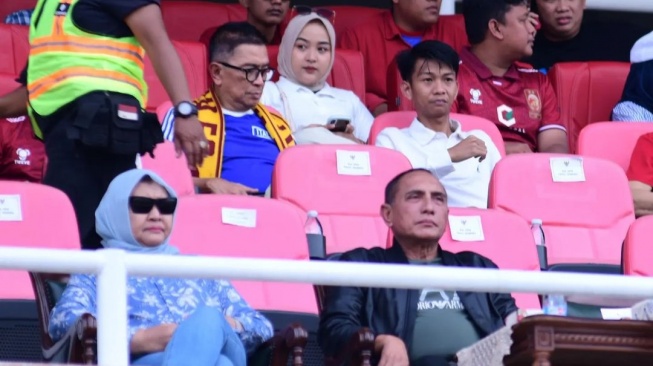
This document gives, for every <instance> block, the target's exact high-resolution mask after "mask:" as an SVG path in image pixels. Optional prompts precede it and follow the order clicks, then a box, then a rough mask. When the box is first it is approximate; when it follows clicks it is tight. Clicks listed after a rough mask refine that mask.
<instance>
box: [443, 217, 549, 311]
mask: <svg viewBox="0 0 653 366" xmlns="http://www.w3.org/2000/svg"><path fill="white" fill-rule="evenodd" d="M449 216H459V217H460V216H462V217H469V216H472V217H474V216H476V217H480V221H481V227H482V230H483V237H484V239H483V240H482V241H456V240H454V239H452V237H451V230H450V228H449V225H447V230H446V231H445V233H444V235H443V236H442V238H441V239H440V246H441V247H442V249H444V250H447V251H450V252H454V253H458V252H463V251H470V252H474V253H478V254H480V255H482V256H484V257H487V258H489V259H491V260H492V261H493V262H494V263H495V264H496V265H497V266H498V267H499V268H500V269H516V270H524V271H539V270H540V263H539V260H538V257H537V250H536V248H535V242H534V240H533V235H532V234H531V230H530V226H529V224H528V222H527V221H526V220H524V219H523V218H521V217H519V216H517V215H515V214H512V213H509V212H504V211H499V210H491V209H488V210H482V209H474V208H454V207H451V208H449ZM513 296H514V297H515V300H516V301H517V307H519V308H521V309H539V308H540V300H539V297H538V295H537V294H534V293H520V294H513Z"/></svg>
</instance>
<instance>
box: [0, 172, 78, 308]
mask: <svg viewBox="0 0 653 366" xmlns="http://www.w3.org/2000/svg"><path fill="white" fill-rule="evenodd" d="M16 195H17V196H19V197H20V213H21V214H22V219H21V220H19V221H4V220H2V219H0V233H1V234H0V246H13V247H27V248H49V249H68V250H80V247H81V245H80V241H79V232H78V231H77V219H76V218H75V212H74V211H73V206H72V204H71V203H70V200H68V197H67V196H66V195H65V194H64V193H63V192H61V191H59V190H57V189H54V188H51V187H49V186H46V185H41V184H36V183H24V182H12V181H0V211H3V207H4V209H5V210H6V209H7V207H8V202H9V200H10V198H9V197H8V196H16ZM0 283H2V286H0V299H33V298H34V293H33V291H32V284H31V282H30V279H29V276H28V274H27V272H25V271H0Z"/></svg>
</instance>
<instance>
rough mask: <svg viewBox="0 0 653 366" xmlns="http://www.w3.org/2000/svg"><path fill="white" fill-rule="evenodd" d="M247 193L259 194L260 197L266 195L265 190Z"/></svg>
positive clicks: (251, 194)
mask: <svg viewBox="0 0 653 366" xmlns="http://www.w3.org/2000/svg"><path fill="white" fill-rule="evenodd" d="M247 194H248V195H250V196H259V197H263V196H265V191H263V192H261V191H258V192H247Z"/></svg>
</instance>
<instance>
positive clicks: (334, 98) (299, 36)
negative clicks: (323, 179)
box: [261, 13, 374, 144]
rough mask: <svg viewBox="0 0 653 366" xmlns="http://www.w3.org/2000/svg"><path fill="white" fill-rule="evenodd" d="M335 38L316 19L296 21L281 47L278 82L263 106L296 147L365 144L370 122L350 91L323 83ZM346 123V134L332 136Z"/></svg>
mask: <svg viewBox="0 0 653 366" xmlns="http://www.w3.org/2000/svg"><path fill="white" fill-rule="evenodd" d="M335 44H336V36H335V31H334V30H333V26H332V25H331V23H330V22H329V21H328V20H327V19H326V18H323V17H322V16H320V15H317V14H316V13H310V14H303V15H297V16H296V17H294V18H293V19H292V20H291V21H290V23H289V24H288V27H287V28H286V30H285V32H284V35H283V38H282V39H281V45H280V46H279V56H278V64H279V73H280V74H281V77H280V79H279V81H278V82H276V83H274V82H267V83H266V85H265V88H264V90H263V96H262V98H261V102H262V103H263V104H265V105H268V106H270V107H272V108H274V109H276V110H277V111H279V112H280V113H281V114H283V116H284V117H285V118H286V120H287V121H288V122H289V123H290V126H291V127H292V129H293V135H294V137H295V141H296V142H297V143H300V144H301V143H321V144H344V143H365V142H366V141H367V138H368V136H369V133H370V128H371V127H372V122H373V120H374V117H372V114H370V112H369V111H368V110H367V108H365V105H364V104H363V103H362V102H361V100H360V99H359V98H358V97H357V96H356V94H354V93H353V92H351V91H349V90H344V89H339V88H334V87H332V86H330V85H329V84H328V83H327V82H326V79H327V76H328V75H329V73H330V72H331V68H332V67H333V61H334V58H335ZM336 120H340V122H338V126H339V127H342V126H341V125H340V124H341V123H344V122H342V120H347V121H349V125H348V126H347V128H346V129H345V131H344V132H335V131H334V130H337V128H336V126H335V125H334V124H332V123H330V122H332V121H336Z"/></svg>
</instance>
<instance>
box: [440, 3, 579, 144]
mask: <svg viewBox="0 0 653 366" xmlns="http://www.w3.org/2000/svg"><path fill="white" fill-rule="evenodd" d="M528 4H529V1H528V0H463V14H464V16H465V27H466V30H467V35H468V38H469V43H470V44H471V47H466V48H464V49H463V50H462V51H461V53H460V59H461V61H462V62H461V65H460V72H459V74H458V83H459V85H460V89H459V90H460V92H459V94H458V97H457V98H456V103H454V105H453V106H452V112H455V113H464V114H471V115H475V116H479V117H483V118H486V119H488V120H490V121H493V122H494V123H496V124H497V126H498V127H499V130H500V131H501V135H502V136H503V139H504V141H505V145H506V153H507V154H515V153H528V152H535V151H538V152H551V153H567V152H568V151H569V147H568V144H567V132H566V130H565V127H564V125H563V123H562V122H561V121H560V111H559V108H558V101H557V99H556V96H555V92H554V91H553V87H552V86H551V84H550V83H549V81H548V80H547V79H546V76H545V75H544V74H542V73H540V72H538V71H537V70H535V69H532V68H531V67H530V66H527V65H523V64H519V63H518V60H520V59H522V58H524V57H527V56H530V55H531V54H532V53H533V40H534V39H535V25H534V19H533V16H532V14H531V12H530V8H529V6H528Z"/></svg>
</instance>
